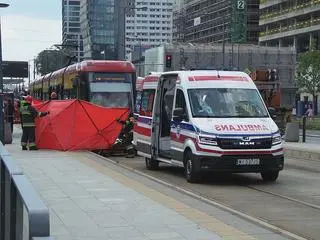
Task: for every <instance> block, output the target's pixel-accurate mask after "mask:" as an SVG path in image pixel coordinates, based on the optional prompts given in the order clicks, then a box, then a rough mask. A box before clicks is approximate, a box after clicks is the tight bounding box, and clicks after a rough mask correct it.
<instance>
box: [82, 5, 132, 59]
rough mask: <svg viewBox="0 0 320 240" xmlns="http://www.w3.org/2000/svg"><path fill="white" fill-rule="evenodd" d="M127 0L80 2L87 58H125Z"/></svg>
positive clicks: (85, 56)
mask: <svg viewBox="0 0 320 240" xmlns="http://www.w3.org/2000/svg"><path fill="white" fill-rule="evenodd" d="M126 2H127V1H126V0H81V8H80V25H81V33H82V37H83V44H84V58H85V59H108V60H120V59H123V58H124V55H125V53H124V48H125V47H124V9H125V6H126V5H125V4H126Z"/></svg>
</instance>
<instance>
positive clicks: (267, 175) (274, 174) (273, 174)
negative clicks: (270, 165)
mask: <svg viewBox="0 0 320 240" xmlns="http://www.w3.org/2000/svg"><path fill="white" fill-rule="evenodd" d="M278 176H279V171H268V172H261V177H262V179H263V181H266V182H274V181H276V180H277V178H278Z"/></svg>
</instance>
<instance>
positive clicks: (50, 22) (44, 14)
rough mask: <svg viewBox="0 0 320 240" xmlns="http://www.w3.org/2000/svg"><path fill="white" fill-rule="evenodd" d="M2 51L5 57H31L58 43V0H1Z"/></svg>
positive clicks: (59, 35) (16, 59) (59, 41)
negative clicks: (3, 5)
mask: <svg viewBox="0 0 320 240" xmlns="http://www.w3.org/2000/svg"><path fill="white" fill-rule="evenodd" d="M0 2H1V3H8V4H10V6H9V7H8V8H1V9H0V11H1V12H0V16H1V29H2V54H3V60H7V61H31V60H32V59H33V58H35V57H36V56H37V54H38V53H39V52H41V51H42V50H44V49H46V48H50V47H51V46H52V45H53V44H57V43H61V32H62V29H61V12H62V8H61V0H0Z"/></svg>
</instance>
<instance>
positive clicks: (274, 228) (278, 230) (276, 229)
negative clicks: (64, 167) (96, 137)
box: [90, 152, 308, 240]
mask: <svg viewBox="0 0 320 240" xmlns="http://www.w3.org/2000/svg"><path fill="white" fill-rule="evenodd" d="M90 154H93V155H95V156H97V157H98V158H101V159H103V160H106V161H108V162H111V163H113V164H115V165H119V166H121V167H123V168H125V169H127V170H129V171H131V172H134V173H137V174H139V175H141V176H144V177H146V178H149V179H151V180H153V181H155V182H157V183H160V184H162V185H165V186H167V187H170V188H172V189H174V190H177V191H179V192H181V193H184V194H186V195H189V196H191V197H193V198H196V199H199V200H201V201H203V202H205V203H208V204H210V205H213V206H215V207H217V208H220V209H222V210H225V211H228V212H230V213H232V214H235V215H237V216H240V217H242V218H243V219H245V220H248V221H250V222H252V223H255V224H257V225H260V226H262V227H264V228H266V229H269V230H271V231H272V232H274V233H280V234H282V235H284V236H285V237H288V238H290V239H294V240H308V239H306V238H304V237H301V236H299V235H297V234H295V233H291V232H289V231H287V230H285V229H282V228H279V227H277V226H275V225H272V224H271V223H268V222H266V221H264V220H262V219H259V218H256V217H252V216H250V215H248V214H246V213H243V212H240V211H238V210H235V209H233V208H231V207H229V206H226V205H224V204H221V203H219V202H217V201H214V200H211V199H208V198H206V197H203V196H201V195H197V194H195V193H193V192H190V191H188V190H186V189H184V188H181V187H178V186H175V185H173V184H171V183H168V182H166V181H163V180H160V179H158V178H156V177H153V176H151V175H149V174H146V173H144V172H141V171H139V170H136V169H134V168H132V167H130V166H128V165H125V164H122V163H121V162H120V161H114V160H112V159H110V158H106V157H103V156H101V155H98V154H95V153H91V152H90Z"/></svg>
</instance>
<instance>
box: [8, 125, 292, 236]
mask: <svg viewBox="0 0 320 240" xmlns="http://www.w3.org/2000/svg"><path fill="white" fill-rule="evenodd" d="M20 136H21V129H19V127H15V129H14V134H13V144H8V145H6V146H5V148H6V149H7V150H8V152H9V153H10V154H11V155H12V158H13V159H14V160H15V161H17V163H18V164H19V165H20V167H21V168H22V170H23V171H24V173H25V175H26V176H27V177H28V178H29V179H30V181H31V182H32V184H33V185H34V187H35V188H36V190H37V191H38V194H39V195H40V196H41V197H42V199H43V201H44V202H45V204H46V205H47V207H48V208H49V210H50V226H51V235H52V236H53V238H54V239H56V240H67V239H68V240H70V239H71V240H72V239H83V240H84V239H90V240H100V239H101V240H102V239H103V240H106V239H108V240H113V239H114V240H116V239H117V240H122V239H123V240H125V239H130V240H138V239H139V240H152V239H170V240H178V239H179V240H189V239H190V240H196V239H199V240H200V239H202V240H204V239H207V240H209V239H210V240H218V239H225V240H227V239H228V240H231V239H237V240H241V239H250V240H251V239H263V240H264V239H265V240H267V239H268V240H270V239H279V240H283V239H287V238H285V237H283V236H281V234H279V233H278V234H279V235H278V234H276V233H273V232H271V231H270V230H266V229H265V228H262V227H261V226H259V225H257V224H256V223H253V222H248V221H246V220H244V219H242V218H240V217H237V216H235V215H234V214H231V213H229V212H226V211H224V210H222V209H219V208H216V207H214V206H211V205H209V204H206V203H204V202H201V201H199V200H196V199H194V198H191V197H189V196H186V195H183V194H182V193H178V192H175V191H174V190H173V189H170V188H168V187H166V186H162V185H161V184H159V183H156V182H153V181H152V180H150V179H146V178H143V177H142V176H138V175H137V174H135V173H133V172H129V171H128V170H126V169H123V168H121V167H119V166H116V165H114V164H112V163H110V162H107V161H104V160H103V159H102V158H101V157H99V156H97V155H95V154H93V153H90V152H59V151H47V150H39V151H22V150H21V147H20ZM165 188H167V189H165ZM182 200H183V201H182Z"/></svg>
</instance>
